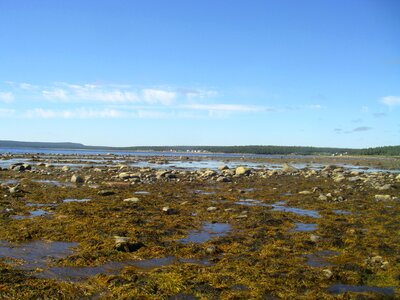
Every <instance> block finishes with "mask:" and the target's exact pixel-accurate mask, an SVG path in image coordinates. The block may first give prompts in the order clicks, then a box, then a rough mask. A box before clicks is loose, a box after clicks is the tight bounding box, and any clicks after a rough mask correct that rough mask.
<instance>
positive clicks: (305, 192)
mask: <svg viewBox="0 0 400 300" xmlns="http://www.w3.org/2000/svg"><path fill="white" fill-rule="evenodd" d="M299 194H300V195H309V194H312V192H310V191H301V192H299Z"/></svg>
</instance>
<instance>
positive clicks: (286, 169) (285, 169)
mask: <svg viewBox="0 0 400 300" xmlns="http://www.w3.org/2000/svg"><path fill="white" fill-rule="evenodd" d="M282 171H283V172H284V173H294V172H297V171H298V169H297V168H295V167H293V166H291V165H289V164H286V163H285V164H283V165H282Z"/></svg>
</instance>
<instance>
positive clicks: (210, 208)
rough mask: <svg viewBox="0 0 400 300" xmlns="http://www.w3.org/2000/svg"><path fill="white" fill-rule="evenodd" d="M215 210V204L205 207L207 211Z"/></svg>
mask: <svg viewBox="0 0 400 300" xmlns="http://www.w3.org/2000/svg"><path fill="white" fill-rule="evenodd" d="M216 210H218V208H217V207H215V206H210V207H208V208H207V211H209V212H211V211H216Z"/></svg>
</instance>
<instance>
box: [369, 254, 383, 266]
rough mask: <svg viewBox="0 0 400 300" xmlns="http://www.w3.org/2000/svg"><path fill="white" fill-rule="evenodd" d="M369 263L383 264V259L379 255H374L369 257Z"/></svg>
mask: <svg viewBox="0 0 400 300" xmlns="http://www.w3.org/2000/svg"><path fill="white" fill-rule="evenodd" d="M370 262H371V263H373V264H381V263H382V262H383V257H382V256H380V255H376V256H373V257H371V259H370Z"/></svg>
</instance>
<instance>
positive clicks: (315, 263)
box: [304, 250, 339, 268]
mask: <svg viewBox="0 0 400 300" xmlns="http://www.w3.org/2000/svg"><path fill="white" fill-rule="evenodd" d="M336 255H339V252H337V251H332V250H321V251H317V252H315V253H311V254H306V255H304V256H305V257H306V258H307V265H309V266H310V267H316V268H318V267H329V266H333V264H331V263H330V262H328V261H326V258H329V257H332V256H336Z"/></svg>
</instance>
